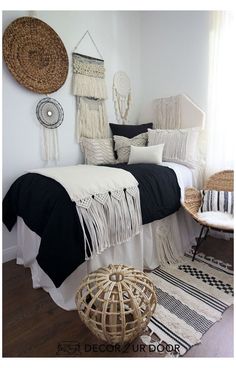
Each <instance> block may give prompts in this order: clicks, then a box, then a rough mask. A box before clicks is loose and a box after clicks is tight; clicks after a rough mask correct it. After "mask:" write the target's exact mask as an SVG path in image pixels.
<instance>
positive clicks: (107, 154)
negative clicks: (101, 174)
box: [81, 138, 116, 165]
mask: <svg viewBox="0 0 236 368" xmlns="http://www.w3.org/2000/svg"><path fill="white" fill-rule="evenodd" d="M81 144H82V148H83V151H84V155H85V163H86V164H87V165H102V164H114V163H115V161H116V160H115V157H114V151H113V140H112V138H97V139H95V138H82V139H81Z"/></svg>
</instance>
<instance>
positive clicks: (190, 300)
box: [141, 255, 233, 356]
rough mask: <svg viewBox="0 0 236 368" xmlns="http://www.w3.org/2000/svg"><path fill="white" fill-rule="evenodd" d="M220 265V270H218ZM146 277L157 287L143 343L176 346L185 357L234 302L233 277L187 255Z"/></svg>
mask: <svg viewBox="0 0 236 368" xmlns="http://www.w3.org/2000/svg"><path fill="white" fill-rule="evenodd" d="M219 266H220V267H219ZM148 276H149V277H150V278H151V279H152V280H153V282H154V284H155V285H156V292H157V299H158V304H157V307H156V310H155V313H154V315H153V317H152V318H151V321H150V323H149V325H148V329H149V331H151V333H149V334H148V335H145V334H144V335H143V336H141V339H142V341H143V342H144V343H146V344H153V341H152V338H153V337H154V336H155V337H157V341H156V344H157V343H159V344H160V343H164V344H170V345H172V346H178V349H177V350H176V351H177V354H176V353H174V354H173V355H179V356H182V355H184V354H185V353H186V352H187V351H188V350H189V349H190V348H191V347H192V346H193V345H195V344H198V343H200V342H201V337H202V335H203V334H205V333H206V331H207V330H208V329H209V328H210V327H211V326H212V325H213V324H214V323H215V322H216V321H218V320H220V319H221V316H222V314H223V313H224V311H225V310H226V309H227V308H228V307H229V306H230V305H231V304H232V303H233V275H232V270H229V268H228V267H223V266H222V264H220V265H218V264H217V262H214V260H213V262H212V260H206V259H204V260H203V259H201V260H199V258H198V259H195V261H194V262H192V261H191V257H190V255H185V257H184V258H183V260H182V261H181V262H180V263H178V264H175V265H168V266H165V267H158V268H156V269H155V270H154V271H152V272H151V273H148Z"/></svg>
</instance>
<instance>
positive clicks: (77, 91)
mask: <svg viewBox="0 0 236 368" xmlns="http://www.w3.org/2000/svg"><path fill="white" fill-rule="evenodd" d="M72 83H73V95H75V96H86V97H92V98H99V99H107V89H106V83H105V79H103V78H94V77H90V76H87V75H82V74H76V73H74V74H73V82H72Z"/></svg>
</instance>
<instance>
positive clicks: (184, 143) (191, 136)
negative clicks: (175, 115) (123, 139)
mask: <svg viewBox="0 0 236 368" xmlns="http://www.w3.org/2000/svg"><path fill="white" fill-rule="evenodd" d="M199 133H200V129H199V128H190V129H148V146H152V145H156V144H160V143H164V144H165V147H164V150H163V161H173V162H177V163H180V164H184V165H186V164H187V166H190V167H193V166H194V165H195V163H196V161H197V160H196V151H197V142H198V137H199Z"/></svg>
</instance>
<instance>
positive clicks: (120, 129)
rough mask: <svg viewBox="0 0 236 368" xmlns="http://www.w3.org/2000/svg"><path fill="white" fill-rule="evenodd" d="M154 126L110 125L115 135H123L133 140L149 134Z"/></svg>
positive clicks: (148, 124) (150, 124)
mask: <svg viewBox="0 0 236 368" xmlns="http://www.w3.org/2000/svg"><path fill="white" fill-rule="evenodd" d="M152 125H153V124H152V123H147V124H139V125H122V124H112V123H110V128H111V131H112V134H113V135H121V136H123V137H126V138H133V137H135V136H136V135H138V134H141V133H145V132H147V130H148V129H152Z"/></svg>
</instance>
